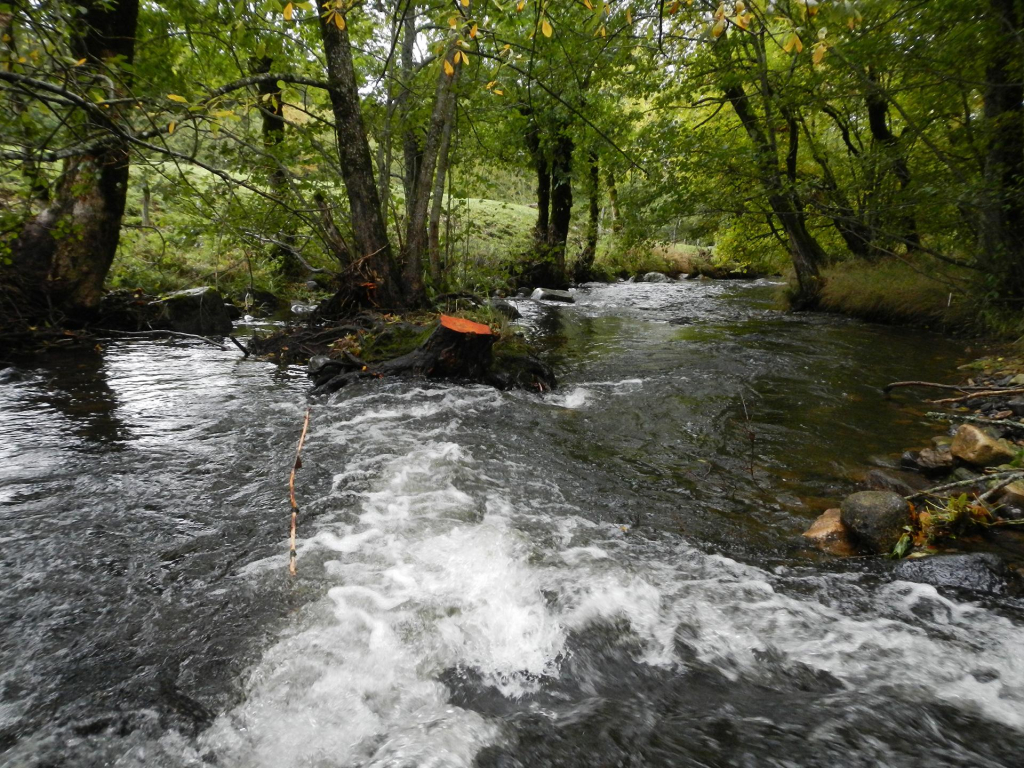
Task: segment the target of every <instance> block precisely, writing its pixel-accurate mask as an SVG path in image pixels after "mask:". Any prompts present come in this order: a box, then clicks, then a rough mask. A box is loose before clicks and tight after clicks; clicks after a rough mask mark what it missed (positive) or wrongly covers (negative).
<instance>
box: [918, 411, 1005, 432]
mask: <svg viewBox="0 0 1024 768" xmlns="http://www.w3.org/2000/svg"><path fill="white" fill-rule="evenodd" d="M925 416H927V417H928V418H929V419H937V420H939V421H968V422H970V423H972V424H984V425H985V426H988V427H1005V428H1007V429H1019V430H1021V431H1024V422H1020V421H1014V420H1013V419H986V418H985V417H984V416H975V415H974V414H972V413H940V412H939V411H928V413H926V414H925Z"/></svg>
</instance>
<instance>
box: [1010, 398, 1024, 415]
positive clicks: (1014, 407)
mask: <svg viewBox="0 0 1024 768" xmlns="http://www.w3.org/2000/svg"><path fill="white" fill-rule="evenodd" d="M1006 407H1007V408H1008V409H1009V410H1010V411H1012V412H1013V415H1014V416H1016V417H1017V418H1018V419H1019V418H1020V417H1021V416H1024V397H1011V398H1010V399H1009V400H1007V401H1006Z"/></svg>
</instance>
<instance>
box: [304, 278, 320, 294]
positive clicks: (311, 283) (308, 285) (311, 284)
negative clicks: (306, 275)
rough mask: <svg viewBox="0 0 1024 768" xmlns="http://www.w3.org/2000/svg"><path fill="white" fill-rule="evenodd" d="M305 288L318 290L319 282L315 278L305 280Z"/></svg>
mask: <svg viewBox="0 0 1024 768" xmlns="http://www.w3.org/2000/svg"><path fill="white" fill-rule="evenodd" d="M306 289H307V290H310V291H318V290H320V283H318V282H317V281H316V280H307V281H306Z"/></svg>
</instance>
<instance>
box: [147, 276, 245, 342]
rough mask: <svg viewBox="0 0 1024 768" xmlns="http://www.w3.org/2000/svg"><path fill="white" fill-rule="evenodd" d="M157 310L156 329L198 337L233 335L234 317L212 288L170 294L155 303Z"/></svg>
mask: <svg viewBox="0 0 1024 768" xmlns="http://www.w3.org/2000/svg"><path fill="white" fill-rule="evenodd" d="M153 306H154V308H155V309H156V310H157V317H156V319H155V321H154V323H153V325H154V327H159V328H166V329H168V330H171V331H178V333H194V334H196V335H198V336H226V335H227V334H229V333H231V317H230V316H229V315H228V311H227V309H226V308H225V306H224V297H223V296H221V295H220V293H219V292H218V291H216V290H215V289H213V288H210V287H209V286H205V287H202V288H190V289H188V290H185V291H176V292H175V293H171V294H168V295H167V296H165V297H164V298H162V299H160V300H159V301H155V302H153Z"/></svg>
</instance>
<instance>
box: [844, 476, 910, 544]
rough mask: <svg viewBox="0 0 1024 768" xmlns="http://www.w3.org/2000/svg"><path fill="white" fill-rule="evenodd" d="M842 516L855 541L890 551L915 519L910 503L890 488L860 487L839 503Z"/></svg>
mask: <svg viewBox="0 0 1024 768" xmlns="http://www.w3.org/2000/svg"><path fill="white" fill-rule="evenodd" d="M840 512H841V515H840V518H841V520H842V522H843V524H844V525H845V526H846V527H847V528H848V529H849V531H850V534H851V536H852V538H853V540H854V542H855V543H856V544H858V545H859V546H861V547H863V548H864V549H867V550H869V551H871V552H878V553H881V554H885V553H889V552H891V551H892V548H893V547H895V546H896V542H898V541H899V540H900V537H901V536H902V535H903V528H904V526H907V525H910V524H911V522H912V519H911V515H910V505H909V504H908V503H907V500H906V499H904V498H903V497H902V496H900V495H899V494H898V493H893V492H891V491H860V492H859V493H855V494H853V495H851V496H847V497H846V498H845V499H844V500H843V503H842V504H841V505H840Z"/></svg>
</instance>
